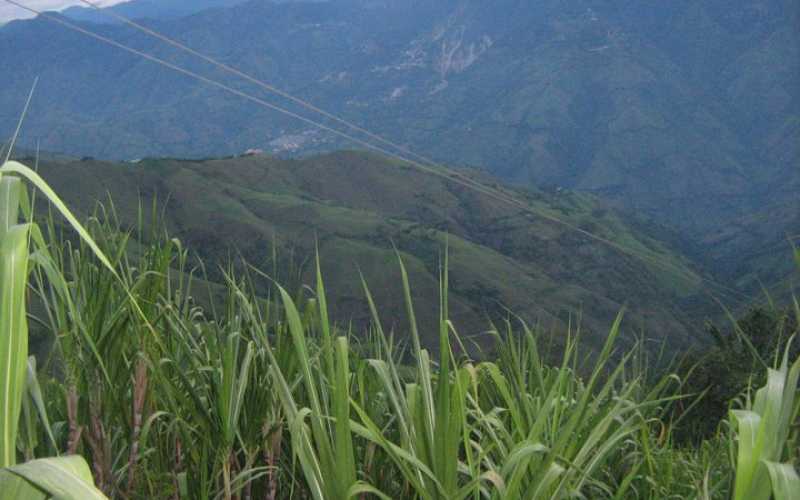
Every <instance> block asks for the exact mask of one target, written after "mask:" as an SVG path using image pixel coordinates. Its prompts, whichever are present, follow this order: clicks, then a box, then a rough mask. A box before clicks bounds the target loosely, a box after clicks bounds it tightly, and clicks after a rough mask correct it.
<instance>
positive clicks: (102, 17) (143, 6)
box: [62, 0, 245, 24]
mask: <svg viewBox="0 0 800 500" xmlns="http://www.w3.org/2000/svg"><path fill="white" fill-rule="evenodd" d="M244 1H245V0H157V1H156V0H130V1H128V2H122V3H118V4H116V5H112V6H110V7H106V8H104V9H101V10H98V9H95V8H93V7H88V6H75V7H70V8H68V9H64V11H62V14H63V15H64V16H66V17H68V18H70V19H73V20H76V21H85V22H91V23H100V24H118V23H120V22H121V21H120V20H119V19H117V18H114V17H113V16H110V15H109V14H108V13H107V12H102V11H110V12H112V13H114V14H119V15H122V16H125V17H127V18H130V19H143V18H150V19H176V18H180V17H184V16H188V15H191V14H195V13H197V12H200V11H203V10H206V9H213V8H219V7H231V6H233V5H236V4H240V3H243V2H244Z"/></svg>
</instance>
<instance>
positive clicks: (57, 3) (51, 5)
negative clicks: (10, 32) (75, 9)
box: [0, 0, 124, 23]
mask: <svg viewBox="0 0 800 500" xmlns="http://www.w3.org/2000/svg"><path fill="white" fill-rule="evenodd" d="M16 1H17V2H19V3H21V4H23V5H27V6H29V7H30V8H32V9H36V10H60V9H63V8H65V7H69V6H70V5H84V4H82V3H81V2H79V1H78V0H16ZM122 1H124V0H97V1H96V2H95V3H98V4H100V5H113V4H115V3H121V2H122ZM32 16H33V14H31V13H30V12H28V11H26V10H23V9H20V8H19V7H15V6H13V5H11V4H10V3H7V2H5V1H3V0H0V23H4V22H6V21H10V20H12V19H23V18H26V17H32Z"/></svg>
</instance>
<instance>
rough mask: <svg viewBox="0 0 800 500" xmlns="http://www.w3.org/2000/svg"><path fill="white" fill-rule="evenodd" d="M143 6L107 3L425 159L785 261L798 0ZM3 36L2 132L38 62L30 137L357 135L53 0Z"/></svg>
mask: <svg viewBox="0 0 800 500" xmlns="http://www.w3.org/2000/svg"><path fill="white" fill-rule="evenodd" d="M228 4H231V5H229V6H228ZM233 4H235V5H233ZM153 5H155V4H153V3H151V2H146V1H143V0H136V1H134V2H130V3H129V4H121V5H119V6H117V7H116V8H117V9H119V12H122V13H123V14H124V15H132V16H135V17H139V16H142V17H145V18H147V19H146V20H144V21H143V22H144V23H146V24H147V25H149V26H152V27H154V28H155V29H157V30H159V31H160V32H162V33H165V34H167V35H169V36H172V37H175V38H177V39H178V40H181V41H182V42H185V43H186V44H188V45H190V46H192V47H194V48H196V49H198V50H201V51H203V52H204V53H206V54H209V55H211V56H213V57H216V58H219V59H220V60H222V61H224V62H226V63H229V64H231V65H233V66H235V67H238V68H241V69H243V70H245V71H247V72H249V73H251V74H253V75H254V76H256V77H258V78H260V79H263V80H265V81H267V82H269V83H271V84H273V85H275V86H277V87H279V88H281V89H285V90H288V91H290V92H292V93H294V94H296V95H297V96H299V97H302V98H305V99H308V100H310V101H311V102H313V103H314V104H316V105H319V106H320V107H322V108H324V109H326V110H329V111H332V112H334V113H337V114H339V115H341V116H343V117H345V118H347V119H349V120H352V121H354V122H356V123H358V124H360V125H363V126H365V127H366V128H368V129H370V130H373V131H375V132H378V133H380V134H382V135H384V136H386V137H388V138H390V139H392V140H394V141H396V142H399V143H402V144H406V145H409V146H410V147H411V148H412V149H414V150H415V151H417V152H420V153H423V154H425V155H429V156H431V157H433V158H435V159H437V160H438V161H441V162H444V163H448V164H453V165H468V166H474V167H478V168H480V169H485V170H486V171H488V172H490V173H491V174H493V175H495V176H497V177H499V178H502V179H504V180H506V181H509V182H512V183H518V184H520V185H522V186H529V187H535V186H539V187H543V188H545V189H546V190H547V189H549V190H558V189H566V190H574V191H583V192H587V193H591V194H592V195H596V196H599V197H601V198H602V199H604V200H606V202H608V203H610V204H612V205H613V206H615V207H617V208H619V209H621V210H623V211H625V212H629V213H633V214H635V216H636V218H637V220H641V219H642V218H645V219H646V218H650V219H652V220H653V221H654V222H655V223H656V224H658V225H665V226H667V227H670V228H672V229H673V230H674V231H676V232H678V233H679V234H680V235H681V236H680V238H678V239H682V242H681V241H678V242H672V243H670V245H671V248H674V249H675V251H677V250H678V249H679V250H680V251H682V252H683V253H684V254H685V255H687V256H688V257H690V258H691V259H693V260H694V261H695V262H696V263H697V264H698V265H700V266H704V267H705V268H706V269H707V270H709V271H710V272H712V273H713V274H714V276H716V277H717V278H719V279H721V280H725V281H726V282H727V283H730V284H738V285H741V286H742V287H744V288H745V289H749V290H753V289H757V288H758V287H759V286H760V283H759V280H760V281H763V282H764V283H766V284H767V285H769V284H772V283H776V282H782V281H784V280H786V279H787V276H788V275H789V273H790V272H791V269H792V267H791V266H792V263H791V259H790V257H789V253H790V252H789V250H790V247H789V243H788V242H787V239H791V238H792V237H795V238H796V235H798V234H800V215H798V214H800V196H798V189H800V4H798V2H796V1H794V0H725V1H723V0H709V1H703V2H696V1H691V0H671V1H669V2H646V3H645V2H627V1H610V2H609V1H599V0H566V1H564V0H558V1H556V0H541V1H520V0H496V1H493V2H485V1H479V0H440V1H423V0H408V1H401V0H383V1H378V0H331V1H328V2H271V1H264V0H258V1H249V2H238V1H225V0H208V2H207V3H204V2H185V1H177V0H176V1H171V2H160V3H159V5H160V7H159V8H156V9H153ZM206 6H210V7H214V8H212V9H201V8H200V7H206ZM122 9H128V10H125V11H123V10H122ZM136 9H139V10H136ZM66 14H67V15H69V16H70V17H72V18H73V19H76V18H82V19H88V20H90V21H93V22H88V23H87V24H85V25H84V26H86V27H88V28H90V29H93V30H96V31H98V32H100V33H102V34H103V35H104V36H108V37H110V38H113V39H116V40H119V41H121V42H123V43H126V44H129V45H131V46H133V47H136V48H137V49H140V50H144V51H147V52H149V53H153V54H156V55H158V56H159V57H162V58H164V59H167V60H168V61H171V62H175V63H177V64H180V65H182V66H185V67H188V68H190V69H192V70H193V71H198V72H203V73H204V74H208V75H210V76H212V77H213V78H215V79H219V80H221V81H224V82H226V83H229V84H231V85H233V86H234V87H236V88H239V89H242V90H244V91H247V92H250V93H254V94H256V95H258V96H261V97H265V98H267V99H269V100H270V101H271V102H275V103H276V104H280V105H283V106H286V107H287V108H289V109H291V110H292V111H298V112H301V114H305V115H308V113H306V112H302V110H300V109H298V108H297V107H296V106H292V105H291V104H287V103H285V102H283V101H280V100H278V99H274V98H273V97H270V96H269V95H268V94H265V93H264V92H263V91H261V90H260V89H258V88H257V87H255V86H252V85H249V84H246V83H243V82H240V81H236V80H235V79H234V78H232V77H231V76H230V75H226V74H224V73H222V72H220V71H219V70H215V69H213V68H211V67H210V66H208V65H206V64H205V63H202V62H199V61H198V60H196V59H193V58H191V57H190V56H186V55H183V54H180V53H179V52H176V51H175V50H174V49H172V48H169V47H166V46H165V45H163V44H161V43H160V42H157V41H156V40H153V39H150V38H147V37H146V36H145V35H143V34H141V33H138V32H136V31H135V30H133V29H132V28H131V27H128V26H124V25H119V24H113V23H103V24H99V23H97V21H100V20H102V18H99V17H97V16H98V13H97V12H94V11H86V10H74V9H73V10H70V11H69V12H67V13H66ZM108 20H109V21H113V20H111V19H108ZM0 56H2V57H0V71H2V73H3V74H4V75H5V79H6V80H5V85H4V86H3V88H2V89H0V114H1V115H2V116H0V133H2V134H10V133H11V131H12V130H13V126H14V124H15V118H16V116H17V114H18V111H19V109H20V108H21V106H22V103H23V102H24V98H25V95H26V93H27V91H28V89H29V87H30V83H31V81H32V80H33V77H34V76H37V75H38V76H39V77H40V86H39V90H38V91H37V96H36V99H35V101H34V104H33V106H32V108H31V111H30V113H29V117H28V119H27V122H26V127H25V140H26V144H27V145H29V146H30V145H33V144H34V143H35V142H36V141H40V147H41V148H42V149H44V150H49V151H58V152H65V153H68V154H72V155H77V156H94V157H98V158H109V159H133V158H142V157H164V156H170V157H193V158H198V157H218V156H225V155H232V154H237V153H240V152H242V151H244V150H246V149H249V148H261V149H264V150H267V151H269V152H273V153H276V154H280V155H303V154H309V153H316V152H320V151H329V150H335V149H340V148H342V147H345V146H347V147H349V146H350V145H347V144H345V143H344V142H342V141H341V140H339V139H337V138H335V137H333V136H331V135H329V134H326V133H323V132H319V131H317V130H315V129H313V128H310V127H308V126H307V125H304V124H302V123H298V122H297V121H294V120H292V119H290V118H287V117H285V116H283V115H279V114H276V113H274V112H271V111H267V110H265V109H262V108H260V107H256V106H255V105H253V104H252V103H248V102H247V101H244V100H242V99H240V98H238V97H235V96H231V95H227V94H225V93H223V92H222V91H220V90H217V89H214V88H211V87H208V86H206V85H204V84H202V83H200V82H196V81H194V80H192V79H189V78H187V77H185V76H182V75H178V74H176V73H173V72H171V71H170V70H168V69H165V68H161V67H158V66H156V65H154V64H152V63H150V62H147V61H144V60H141V59H139V58H136V57H135V56H133V55H131V54H127V53H124V52H122V51H120V50H119V49H116V48H113V47H109V46H106V45H101V44H100V43H99V42H97V41H96V40H92V39H89V38H86V37H85V36H83V35H80V34H77V33H74V32H71V31H68V30H67V29H66V28H64V27H62V26H59V25H57V24H54V23H52V22H50V21H48V20H45V19H37V20H32V21H24V22H14V23H11V24H9V25H7V26H5V27H4V28H2V29H0ZM342 175H347V174H346V173H343V174H342ZM351 181H352V182H357V180H356V179H355V177H353V178H352V179H351ZM397 182H400V180H399V179H398V180H397ZM659 227H660V226H659ZM659 231H661V230H659ZM660 234H662V236H663V235H664V234H670V236H669V239H670V240H671V241H672V240H674V239H675V238H674V237H673V236H672V234H673V233H667V232H666V231H662V232H661V233H660Z"/></svg>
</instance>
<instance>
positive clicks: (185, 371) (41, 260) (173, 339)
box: [0, 167, 800, 500]
mask: <svg viewBox="0 0 800 500" xmlns="http://www.w3.org/2000/svg"><path fill="white" fill-rule="evenodd" d="M15 168H16V170H15V171H20V170H21V169H20V167H15ZM25 172H26V173H27V171H25ZM5 180H6V179H5V178H3V179H2V180H0V182H2V181H5ZM39 181H40V180H35V183H37V185H38V183H39ZM16 182H18V181H16ZM3 185H4V184H3ZM16 185H17V186H20V184H16ZM20 189H21V188H20ZM9 192H11V191H9ZM15 193H24V191H15ZM14 196H15V198H13V199H15V200H16V199H17V197H18V198H19V199H20V200H24V198H25V196H24V194H19V195H18V196H17V195H14ZM18 205H19V206H24V202H20V203H19V204H18ZM9 206H10V205H9ZM56 206H58V205H56ZM27 211H28V212H30V210H27ZM15 213H16V212H15ZM70 217H71V216H70ZM69 220H70V222H71V221H72V219H69ZM141 220H142V217H141V216H140V221H141ZM140 225H141V222H140ZM71 226H72V224H71V223H70V224H68V225H67V227H71ZM150 226H151V227H152V228H153V230H152V231H151V232H150V233H149V234H139V233H140V232H139V231H137V237H136V238H135V239H134V238H132V237H131V236H132V234H133V233H132V232H131V231H130V230H129V229H126V228H124V227H122V226H121V225H120V223H119V222H118V221H117V219H116V217H115V216H114V213H113V209H112V210H109V212H108V213H104V212H103V211H102V210H101V211H100V212H98V213H97V214H96V216H95V217H93V218H91V219H90V222H89V223H88V224H87V225H86V228H85V229H84V228H83V226H80V225H78V226H76V227H78V228H80V232H79V234H80V237H79V238H73V237H70V236H69V235H70V234H71V233H70V232H69V231H65V230H64V229H65V228H64V227H62V226H61V225H59V224H57V222H56V219H54V218H49V219H47V224H46V225H45V227H44V231H38V230H33V229H31V228H33V227H35V226H32V225H28V226H26V227H27V228H28V229H23V230H22V231H23V233H21V234H24V235H25V237H24V238H23V237H22V236H13V237H9V239H8V242H9V243H6V236H5V235H6V234H11V232H12V231H11V230H10V229H7V230H6V232H5V233H2V234H3V240H2V241H3V246H2V248H3V254H2V256H3V257H4V258H5V257H6V256H11V255H18V256H20V258H21V257H25V258H26V259H27V260H28V261H29V262H35V263H36V265H35V266H31V267H30V268H29V269H25V270H24V272H23V273H22V277H16V275H15V278H14V279H16V280H18V281H19V282H20V284H19V285H18V286H17V287H16V288H13V290H17V291H18V292H19V293H18V294H17V295H13V294H11V293H10V292H9V290H11V289H12V288H11V287H6V286H4V287H3V290H2V293H3V295H2V297H3V300H4V301H5V300H8V304H7V305H4V306H3V307H4V309H3V310H2V316H0V318H2V319H3V320H8V321H9V324H10V319H13V318H17V319H15V321H18V322H24V321H25V319H24V315H23V316H19V314H18V313H19V311H20V308H24V307H25V304H26V298H25V296H24V295H25V283H26V282H28V281H30V282H31V284H32V287H31V290H32V292H33V293H32V294H31V297H30V300H31V301H32V302H33V303H35V304H36V305H37V308H36V310H37V313H36V315H35V316H34V317H35V324H36V325H37V328H38V329H39V330H41V331H42V332H46V333H48V334H50V335H52V338H53V347H52V349H51V353H50V356H49V358H48V359H47V361H46V362H45V363H40V364H41V365H43V369H42V370H41V371H40V373H39V374H38V379H37V377H31V376H29V375H28V373H29V372H33V373H35V368H31V369H29V367H33V365H32V364H28V363H27V352H26V349H27V347H26V345H27V343H26V342H22V337H21V336H22V335H25V330H24V329H22V328H20V327H16V328H13V329H11V327H9V328H10V329H9V330H8V331H9V332H12V333H14V334H15V335H16V337H12V336H11V335H8V336H4V337H3V339H10V340H11V341H13V344H12V343H11V342H6V343H4V344H3V345H4V348H5V346H6V345H7V346H11V347H9V348H8V349H7V350H6V351H3V354H4V355H5V356H7V357H8V359H10V360H12V361H13V363H10V364H8V365H6V364H3V363H0V366H3V367H5V368H6V369H9V370H10V371H9V373H12V374H13V377H14V378H13V379H9V380H12V381H13V383H9V384H8V386H9V388H12V389H13V391H9V392H8V394H9V396H4V397H5V399H6V400H8V410H7V411H8V412H9V415H10V417H9V418H7V419H6V420H4V422H11V421H12V420H13V423H14V426H18V425H19V424H18V422H23V425H22V428H23V432H22V433H21V435H22V436H23V437H22V438H20V439H18V438H17V437H16V436H14V437H13V440H9V439H10V437H9V438H8V439H7V438H6V437H4V438H3V439H2V442H1V443H0V446H3V448H0V449H2V450H4V453H5V454H6V456H7V457H9V459H10V460H11V463H6V464H5V465H12V464H13V461H15V460H16V459H17V458H18V457H19V456H20V455H24V456H25V458H26V459H34V461H33V462H29V465H36V460H35V459H37V458H39V457H45V456H52V455H54V454H57V453H64V454H76V453H77V454H80V455H82V456H84V457H86V459H87V461H88V464H89V465H88V467H87V466H86V465H85V464H81V463H79V462H77V461H73V460H76V459H72V458H70V459H68V460H71V462H70V466H72V467H73V468H72V470H73V471H75V472H76V473H77V475H79V476H81V477H84V478H86V477H87V476H88V473H89V472H91V475H92V476H93V479H94V481H95V483H96V484H97V487H98V489H99V490H101V491H102V492H103V493H104V494H106V495H108V496H109V497H113V498H171V499H177V498H180V499H212V498H214V499H216V498H225V499H251V498H258V499H276V498H314V499H337V500H338V499H350V498H355V499H359V500H361V499H368V498H419V499H431V500H440V499H476V500H477V499H517V498H531V499H539V498H548V499H562V498H575V497H577V498H653V499H655V498H691V497H694V498H736V499H739V498H769V497H770V495H772V496H774V498H776V499H777V500H783V499H789V498H797V496H796V495H797V493H798V489H797V488H798V486H797V482H796V478H797V475H796V471H795V467H796V464H797V460H798V458H799V457H798V452H797V443H798V428H797V423H798V409H799V408H800V403H798V401H800V398H797V379H798V372H800V361H794V362H792V360H790V359H788V354H787V355H786V356H784V357H783V359H782V360H781V365H779V366H778V367H776V368H775V369H774V370H772V371H770V373H769V377H768V379H769V380H768V384H767V386H766V387H765V388H762V389H759V390H758V391H755V395H754V397H753V398H747V397H746V395H745V397H744V398H743V399H742V404H741V408H740V409H737V410H735V411H734V412H733V413H732V414H731V417H730V419H729V420H728V421H726V422H723V423H722V424H721V426H720V432H719V433H718V435H717V436H716V437H714V438H712V439H710V440H708V441H706V442H705V443H703V444H702V445H701V446H700V447H698V448H680V447H678V446H676V445H675V444H674V443H673V442H672V439H671V433H672V429H673V427H674V426H676V425H680V423H679V422H675V421H672V420H670V416H671V415H673V414H674V412H672V411H671V409H672V406H673V405H675V404H676V403H677V402H683V401H685V400H687V397H686V396H685V395H683V394H682V381H681V379H680V378H679V377H677V376H676V375H672V374H666V375H664V376H663V377H660V378H656V379H655V380H654V378H653V376H652V374H651V373H649V372H648V371H647V367H643V366H642V363H640V362H638V360H640V359H644V358H643V357H642V356H640V354H642V352H643V347H642V346H637V347H636V348H635V349H634V350H632V351H629V352H618V350H617V349H616V348H615V345H616V344H615V342H616V338H617V337H618V335H619V333H620V331H621V329H622V328H624V317H623V315H622V314H620V316H619V317H618V318H617V320H616V321H615V322H614V324H613V325H611V327H610V330H609V332H608V335H607V338H606V341H605V343H604V345H603V346H602V349H601V350H600V351H599V352H594V353H591V355H589V354H588V353H586V354H584V353H582V352H581V351H580V349H579V347H580V345H581V344H580V337H581V334H582V333H581V332H580V331H579V330H575V329H568V330H567V331H565V332H563V338H564V341H563V342H561V343H562V344H563V345H564V346H565V347H564V349H563V352H562V355H561V359H560V362H558V363H551V362H548V361H546V360H545V357H544V356H543V355H542V352H541V351H542V348H541V346H542V342H543V339H544V335H543V333H542V332H540V331H538V330H537V329H535V328H530V327H529V326H528V325H526V324H525V323H524V322H522V321H519V320H516V319H513V318H509V320H508V321H507V322H506V323H505V324H501V325H499V326H495V325H491V327H492V330H493V331H494V336H495V338H496V342H495V347H494V349H493V351H492V352H486V353H483V355H482V356H481V357H479V358H478V357H471V356H470V355H469V354H467V353H468V351H467V349H465V348H464V347H463V346H462V344H461V339H460V337H459V335H458V328H457V325H455V324H454V323H453V322H452V321H451V320H450V317H449V312H448V283H449V276H448V270H447V269H448V264H447V257H446V252H445V255H444V256H443V258H442V263H441V280H440V281H441V289H440V297H439V301H438V304H420V303H415V301H414V296H413V288H412V284H411V283H410V282H409V280H408V276H407V274H406V272H405V269H404V266H403V262H402V260H400V259H399V257H398V262H397V265H398V266H399V268H400V270H401V276H402V283H400V284H399V285H398V286H400V287H402V289H403V292H404V297H405V305H406V313H407V317H408V321H407V324H408V329H407V331H396V332H392V331H385V330H384V327H383V322H382V320H381V317H380V312H379V310H378V308H377V306H376V304H375V303H374V301H373V300H372V296H371V293H370V290H369V284H368V283H364V295H365V302H366V304H367V306H368V308H369V310H370V312H371V318H372V319H371V326H370V327H369V328H368V331H365V332H354V331H352V329H351V328H349V327H348V328H344V327H342V326H341V325H337V324H335V323H334V322H332V321H331V319H330V315H329V311H328V297H327V296H326V293H325V285H324V281H323V270H322V269H321V268H320V265H319V259H317V261H316V269H315V271H316V272H315V280H314V281H315V283H314V284H313V286H312V287H302V288H298V289H297V290H286V289H284V288H282V287H281V286H279V285H278V284H277V283H275V282H273V281H272V280H271V279H269V277H268V276H265V275H264V274H263V273H261V272H260V271H257V270H253V269H252V268H250V267H248V266H242V267H239V268H238V270H237V269H234V268H233V267H229V268H225V269H221V270H220V273H219V275H220V276H222V277H223V279H222V280H221V282H220V283H217V284H213V283H208V282H207V280H206V279H205V275H204V271H203V267H202V266H201V265H200V263H198V262H197V261H195V260H193V259H192V258H191V256H190V254H189V251H188V250H187V249H185V248H184V247H183V246H182V245H181V244H180V242H178V241H177V240H174V239H170V238H169V237H168V236H167V235H166V234H165V233H164V232H163V231H161V230H159V229H158V227H159V226H158V224H157V223H152V224H150ZM9 227H10V226H9ZM135 229H136V228H135ZM42 233H44V234H42ZM28 241H34V242H36V245H35V246H36V250H35V251H34V252H31V251H30V249H29V248H28V247H27V246H26V245H28ZM6 245H8V250H7V251H6V248H7V247H6ZM18 247H19V248H18ZM43 250H47V251H46V252H44V251H43ZM98 256H102V257H101V258H98ZM9 258H10V257H9ZM15 258H16V257H15ZM6 264H7V262H6V261H4V265H6ZM26 265H27V264H26ZM3 269H5V268H3ZM2 272H4V273H5V272H6V271H5V270H3V271H2ZM3 276H4V281H3V283H6V281H5V276H7V275H5V274H4V275H3ZM9 276H10V275H9ZM28 276H30V277H31V278H32V279H30V280H28ZM8 283H12V281H8ZM6 297H9V298H8V299H6ZM12 299H13V300H12ZM201 303H203V304H202V305H201ZM212 306H213V307H212ZM5 307H7V308H8V309H5ZM420 307H425V308H437V309H438V310H439V312H440V315H439V323H438V331H437V332H436V333H437V334H438V335H437V337H438V339H439V340H438V345H436V346H425V345H422V343H421V341H420V338H422V337H423V336H422V335H421V334H420V332H419V329H418V326H417V322H416V320H415V318H416V312H415V311H416V310H417V309H418V308H420ZM6 311H12V312H15V313H16V315H10V313H7V312H6ZM798 316H799V317H800V310H799V311H798ZM20 318H21V319H20ZM14 324H17V323H14ZM423 333H424V332H423ZM425 337H426V338H429V337H428V336H425ZM396 338H404V339H408V341H409V342H408V343H407V344H403V343H398V342H396V341H395V339H396ZM25 340H26V339H25ZM23 343H24V344H26V345H25V346H22V344H23ZM14 346H16V347H14ZM12 347H13V349H12ZM786 352H787V353H788V351H786ZM33 380H35V381H36V383H35V384H34V383H33V382H32V381H33ZM29 381H31V382H29ZM39 385H41V388H40V390H39V391H38V393H40V394H41V396H40V397H30V396H28V397H27V398H26V395H25V392H26V391H28V393H29V394H31V395H35V394H37V390H36V387H38V386H39ZM751 399H752V401H751ZM26 401H27V403H25V402H26ZM14 404H16V405H17V406H14ZM26 405H27V407H28V408H29V411H28V416H31V415H33V416H34V417H35V418H26V411H25V410H24V408H25V407H26ZM40 407H41V408H40ZM39 408H40V409H39ZM37 415H38V416H37ZM45 416H46V418H45ZM4 425H5V424H4ZM14 429H15V430H14V431H13V432H16V427H14ZM774 430H777V431H778V432H772V431H774ZM3 432H8V433H9V434H7V436H11V434H10V433H11V432H12V431H11V430H8V429H6V428H5V427H4V428H3ZM9 470H12V471H14V472H13V474H14V476H13V477H30V478H33V477H34V476H35V474H28V475H27V476H26V474H27V473H26V470H28V469H20V468H17V469H9ZM8 477H11V476H9V475H8V474H5V475H0V481H3V480H4V479H3V478H8ZM31 480H34V479H31ZM25 484H27V485H30V484H31V483H30V481H28V482H26V483H25ZM36 484H38V483H36ZM0 485H2V483H0ZM37 487H41V485H40V486H37ZM0 498H5V497H4V496H3V494H0ZM72 498H86V497H80V496H77V497H75V496H73V497H72Z"/></svg>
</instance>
